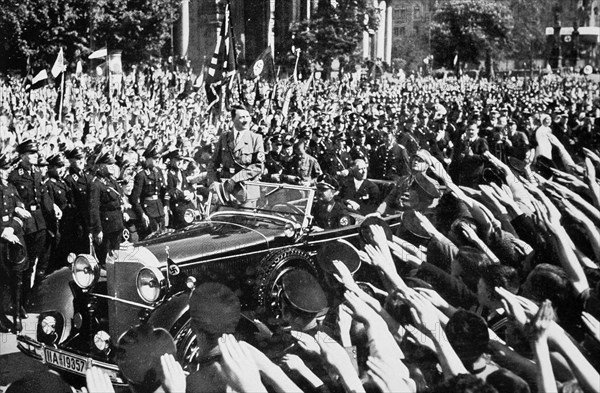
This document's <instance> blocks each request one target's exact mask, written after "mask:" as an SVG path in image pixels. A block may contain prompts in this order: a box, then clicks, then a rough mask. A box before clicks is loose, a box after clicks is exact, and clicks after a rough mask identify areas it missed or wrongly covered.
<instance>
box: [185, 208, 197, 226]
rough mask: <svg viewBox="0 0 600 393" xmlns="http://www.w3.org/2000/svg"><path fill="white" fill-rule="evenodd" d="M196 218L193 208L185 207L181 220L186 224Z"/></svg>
mask: <svg viewBox="0 0 600 393" xmlns="http://www.w3.org/2000/svg"><path fill="white" fill-rule="evenodd" d="M195 219H196V212H195V211H194V210H193V209H186V211H185V213H183V221H184V222H185V223H186V224H191V223H192V222H194V220H195Z"/></svg>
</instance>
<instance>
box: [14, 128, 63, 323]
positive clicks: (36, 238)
mask: <svg viewBox="0 0 600 393" xmlns="http://www.w3.org/2000/svg"><path fill="white" fill-rule="evenodd" d="M16 150H17V153H18V154H19V157H20V158H21V162H20V163H19V165H18V166H17V168H16V169H14V170H13V171H12V172H11V173H10V175H8V181H9V182H10V183H11V184H12V185H14V186H15V188H16V189H17V192H18V193H19V197H20V198H21V201H22V202H23V205H24V207H25V209H26V210H27V211H28V212H29V213H30V214H29V217H27V218H26V219H25V228H24V232H25V247H26V249H27V262H26V266H25V269H24V272H23V295H22V298H23V302H22V303H23V304H27V300H28V296H29V291H30V289H31V276H32V275H33V270H34V267H35V265H36V261H41V262H42V263H43V261H42V259H43V258H42V257H43V252H44V251H45V247H46V240H47V237H46V220H45V219H44V216H46V217H47V216H49V215H50V214H52V212H48V211H45V210H47V209H48V204H45V203H44V198H46V197H48V196H47V195H45V194H46V193H47V188H46V187H45V186H44V184H43V179H42V175H41V173H40V171H39V169H38V168H37V167H36V165H37V162H38V149H37V147H36V145H35V144H34V142H33V141H32V140H30V139H29V140H26V141H24V142H22V143H21V144H19V145H18V146H17V149H16ZM42 209H44V211H43V210H42ZM44 213H45V214H44ZM36 275H39V276H40V278H42V277H44V275H45V271H43V270H42V269H40V268H39V266H38V270H37V271H36ZM21 317H22V318H26V314H25V312H24V311H23V313H22V315H21Z"/></svg>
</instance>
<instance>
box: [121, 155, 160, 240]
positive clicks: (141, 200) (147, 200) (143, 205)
mask: <svg viewBox="0 0 600 393" xmlns="http://www.w3.org/2000/svg"><path fill="white" fill-rule="evenodd" d="M143 157H144V158H145V159H146V161H145V162H144V165H143V167H142V169H141V170H140V171H139V172H138V173H137V174H136V175H135V178H134V180H133V190H132V191H131V197H130V202H131V205H132V206H133V210H134V211H135V213H136V215H137V216H138V217H141V219H140V225H141V228H138V233H140V237H141V238H144V237H146V236H148V235H150V234H151V233H154V232H157V231H161V230H163V229H164V228H165V215H166V214H167V209H168V205H167V204H165V203H163V201H164V197H165V178H164V175H163V173H162V171H161V170H160V169H158V168H157V167H156V166H155V160H158V159H159V158H160V154H159V153H158V150H157V148H156V146H155V144H153V143H151V144H150V146H148V148H147V149H146V150H145V151H144V154H143Z"/></svg>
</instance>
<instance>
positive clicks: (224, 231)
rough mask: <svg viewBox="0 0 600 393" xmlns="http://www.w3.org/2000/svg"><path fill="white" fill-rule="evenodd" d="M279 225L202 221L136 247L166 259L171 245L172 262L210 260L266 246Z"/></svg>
mask: <svg viewBox="0 0 600 393" xmlns="http://www.w3.org/2000/svg"><path fill="white" fill-rule="evenodd" d="M280 233H281V230H280V229H279V228H273V227H269V226H259V227H256V228H251V227H250V226H247V225H243V224H238V223H234V222H229V221H213V220H211V221H203V222H200V223H197V224H195V225H193V226H190V227H187V228H185V229H182V230H179V231H176V232H173V233H170V234H165V235H161V236H159V237H156V238H153V239H151V240H145V241H141V242H139V243H137V244H135V246H140V247H145V248H147V249H148V250H149V251H150V252H152V254H154V256H156V258H157V259H158V260H159V261H161V262H164V261H166V257H167V253H166V248H165V247H166V246H168V247H169V256H170V258H171V259H172V260H173V262H175V263H177V264H179V263H185V262H191V261H199V260H205V259H209V258H211V257H215V256H221V255H223V256H225V255H230V254H238V253H240V252H241V251H242V250H247V249H249V248H252V249H254V248H260V249H265V248H267V247H268V245H269V242H270V241H271V240H272V239H273V238H274V237H275V236H276V235H277V234H280Z"/></svg>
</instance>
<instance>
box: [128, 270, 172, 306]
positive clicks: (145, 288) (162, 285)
mask: <svg viewBox="0 0 600 393" xmlns="http://www.w3.org/2000/svg"><path fill="white" fill-rule="evenodd" d="M135 284H136V287H137V292H138V295H140V297H141V298H142V300H143V301H145V302H146V303H156V302H157V301H158V300H159V299H160V298H161V297H162V296H164V294H165V290H166V288H167V280H166V279H165V276H164V274H162V272H161V271H160V270H159V269H157V268H156V267H153V266H149V267H144V268H142V269H141V270H140V271H139V272H138V274H137V278H136V280H135Z"/></svg>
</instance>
